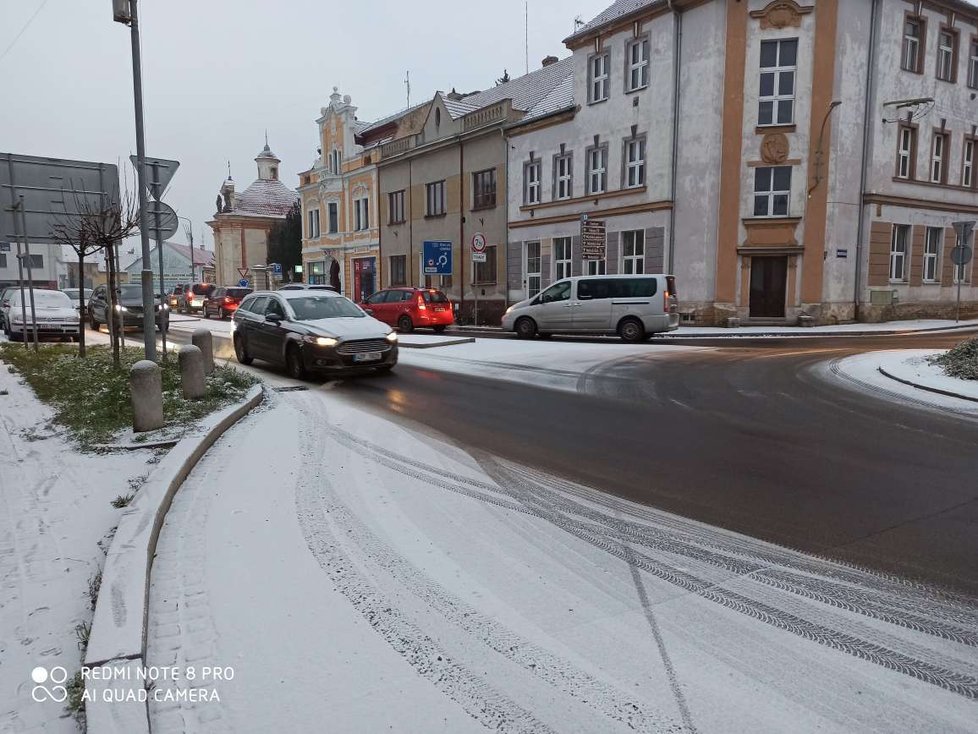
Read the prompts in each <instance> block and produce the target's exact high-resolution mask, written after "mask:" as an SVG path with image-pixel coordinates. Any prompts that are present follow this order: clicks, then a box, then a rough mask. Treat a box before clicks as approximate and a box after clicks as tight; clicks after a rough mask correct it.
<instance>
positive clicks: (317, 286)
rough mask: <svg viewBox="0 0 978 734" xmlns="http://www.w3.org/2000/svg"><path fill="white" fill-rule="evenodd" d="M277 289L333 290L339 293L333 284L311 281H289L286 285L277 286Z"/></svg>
mask: <svg viewBox="0 0 978 734" xmlns="http://www.w3.org/2000/svg"><path fill="white" fill-rule="evenodd" d="M279 290H280V291H333V293H339V291H338V290H336V289H335V288H334V287H333V286H331V285H326V284H325V283H313V284H309V283H289V284H287V285H283V286H282V287H281V288H279Z"/></svg>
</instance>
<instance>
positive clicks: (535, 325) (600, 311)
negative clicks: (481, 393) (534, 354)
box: [503, 275, 679, 342]
mask: <svg viewBox="0 0 978 734" xmlns="http://www.w3.org/2000/svg"><path fill="white" fill-rule="evenodd" d="M677 328H679V301H678V299H677V296H676V278H675V277H674V276H672V275H583V276H578V277H574V278H564V279H563V280H558V281H557V282H556V283H554V284H553V285H551V286H550V287H549V288H547V289H546V290H544V291H542V292H540V293H538V294H537V295H535V296H534V297H533V298H528V299H526V300H525V301H520V302H519V303H514V304H513V305H512V306H510V307H509V308H508V309H506V313H505V314H503V330H504V331H515V332H516V335H517V336H518V337H520V338H521V339H530V338H532V337H534V336H536V335H537V334H539V335H541V336H549V335H550V334H617V335H618V336H620V337H621V338H622V339H623V340H624V341H627V342H638V341H642V340H643V339H647V338H648V337H650V336H652V334H655V333H657V332H662V331H672V330H673V329H677Z"/></svg>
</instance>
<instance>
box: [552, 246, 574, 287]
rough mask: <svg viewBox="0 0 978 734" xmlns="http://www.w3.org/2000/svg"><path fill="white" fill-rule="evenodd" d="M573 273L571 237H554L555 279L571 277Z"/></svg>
mask: <svg viewBox="0 0 978 734" xmlns="http://www.w3.org/2000/svg"><path fill="white" fill-rule="evenodd" d="M570 275H571V238H570V237H556V238H554V280H562V279H563V278H569V277H570Z"/></svg>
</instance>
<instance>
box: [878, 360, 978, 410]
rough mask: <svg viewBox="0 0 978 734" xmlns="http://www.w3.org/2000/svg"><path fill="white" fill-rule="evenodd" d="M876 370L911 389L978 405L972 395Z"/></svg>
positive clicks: (880, 368)
mask: <svg viewBox="0 0 978 734" xmlns="http://www.w3.org/2000/svg"><path fill="white" fill-rule="evenodd" d="M876 369H878V370H879V373H880V374H881V375H883V377H889V378H890V379H891V380H894V381H896V382H901V383H903V384H904V385H909V386H910V387H915V388H917V389H918V390H924V391H926V392H932V393H936V394H937V395H944V396H945V397H949V398H957V399H958V400H967V401H969V402H972V403H978V398H974V397H971V396H970V395H962V394H961V393H957V392H953V391H951V390H942V389H941V388H939V387H928V386H927V385H921V384H919V383H917V382H912V381H910V380H904V379H903V378H902V377H897V376H896V375H893V374H890V373H889V372H887V371H886V370H885V369H883V368H882V367H877V368H876Z"/></svg>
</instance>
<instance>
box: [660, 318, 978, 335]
mask: <svg viewBox="0 0 978 734" xmlns="http://www.w3.org/2000/svg"><path fill="white" fill-rule="evenodd" d="M946 329H955V330H967V329H978V319H972V320H970V321H967V320H966V321H960V322H956V321H953V320H951V319H917V320H912V321H881V322H879V323H872V324H870V323H864V322H861V321H860V322H856V323H853V324H830V325H826V326H738V327H736V328H733V329H724V328H718V327H712V326H680V327H679V328H678V329H676V330H675V331H670V332H669V333H668V334H663V336H681V337H691V336H702V337H737V336H758V335H760V334H765V335H766V334H771V335H775V336H808V335H812V336H828V335H833V334H834V335H836V336H847V335H853V334H864V333H865V334H888V333H894V334H902V333H909V332H915V331H939V330H946Z"/></svg>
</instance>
